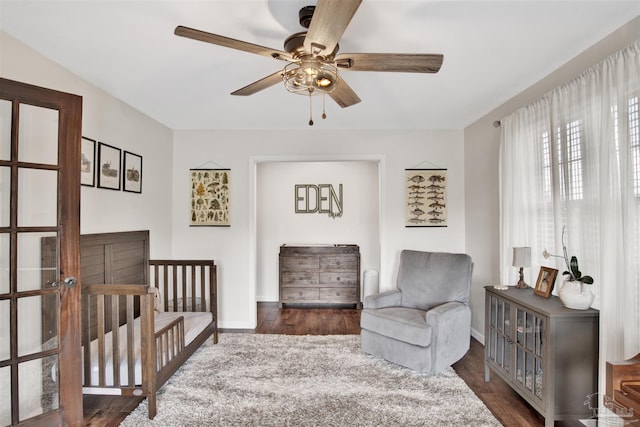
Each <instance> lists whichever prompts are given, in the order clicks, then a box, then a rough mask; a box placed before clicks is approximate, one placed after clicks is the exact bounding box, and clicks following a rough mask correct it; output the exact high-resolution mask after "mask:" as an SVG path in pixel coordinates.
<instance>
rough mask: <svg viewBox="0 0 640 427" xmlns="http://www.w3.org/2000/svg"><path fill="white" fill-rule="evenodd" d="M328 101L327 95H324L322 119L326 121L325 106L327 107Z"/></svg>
mask: <svg viewBox="0 0 640 427" xmlns="http://www.w3.org/2000/svg"><path fill="white" fill-rule="evenodd" d="M326 99H327V95H326V94H324V93H323V94H322V118H323V119H326V118H327V113H326V112H325V106H326V103H325V101H326Z"/></svg>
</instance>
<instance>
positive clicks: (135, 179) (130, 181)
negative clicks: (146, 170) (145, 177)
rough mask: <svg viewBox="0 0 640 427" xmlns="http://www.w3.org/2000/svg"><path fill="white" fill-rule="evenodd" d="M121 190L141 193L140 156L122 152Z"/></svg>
mask: <svg viewBox="0 0 640 427" xmlns="http://www.w3.org/2000/svg"><path fill="white" fill-rule="evenodd" d="M123 170H124V173H123V174H122V191H129V192H131V193H142V156H139V155H137V154H134V153H130V152H129V151H125V152H124V163H123Z"/></svg>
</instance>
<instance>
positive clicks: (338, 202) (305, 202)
mask: <svg viewBox="0 0 640 427" xmlns="http://www.w3.org/2000/svg"><path fill="white" fill-rule="evenodd" d="M295 206H296V213H320V214H328V215H329V216H330V217H331V218H337V217H341V216H342V206H343V205H342V184H339V185H338V191H337V192H336V190H335V188H334V187H333V185H331V184H318V185H315V184H296V185H295Z"/></svg>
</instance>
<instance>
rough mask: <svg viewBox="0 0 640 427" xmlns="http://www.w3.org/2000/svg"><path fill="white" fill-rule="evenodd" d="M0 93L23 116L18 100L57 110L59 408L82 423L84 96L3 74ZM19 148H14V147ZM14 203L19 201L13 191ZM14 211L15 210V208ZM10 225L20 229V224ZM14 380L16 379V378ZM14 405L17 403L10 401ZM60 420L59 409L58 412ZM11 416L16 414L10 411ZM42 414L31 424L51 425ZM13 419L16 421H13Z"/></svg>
mask: <svg viewBox="0 0 640 427" xmlns="http://www.w3.org/2000/svg"><path fill="white" fill-rule="evenodd" d="M0 97H1V98H2V99H6V100H9V101H11V102H12V114H13V115H18V116H19V104H28V105H34V106H39V107H45V108H50V109H54V110H57V111H58V112H59V113H58V114H59V115H58V197H57V200H58V215H57V218H58V223H57V224H56V226H57V228H58V230H60V233H59V235H60V244H59V246H60V254H59V257H60V277H58V282H59V283H60V291H59V292H60V293H59V300H60V316H59V322H58V323H59V330H58V334H59V337H60V341H59V357H58V363H59V365H58V372H59V379H60V381H59V387H60V394H59V408H60V412H61V420H62V424H63V425H69V426H81V425H82V422H83V418H82V375H81V370H80V369H79V367H80V366H82V365H81V354H80V351H81V340H80V285H77V286H75V287H72V288H67V287H66V286H64V285H62V283H63V280H64V278H66V277H76V278H79V277H80V256H79V243H80V145H81V138H82V97H80V96H77V95H73V94H69V93H65V92H60V91H56V90H52V89H46V88H43V87H38V86H33V85H29V84H25V83H21V82H16V81H13V80H8V79H4V78H0ZM17 143H18V126H17V125H16V123H15V122H13V121H12V124H11V144H12V146H13V144H17ZM13 148H14V149H15V148H16V147H15V146H13ZM11 199H12V200H11V203H12V208H13V207H15V206H17V204H15V202H16V200H17V195H16V194H11ZM12 215H13V213H12ZM11 227H13V228H15V230H16V231H17V230H18V229H19V228H20V227H17V223H16V222H13V223H12V224H11ZM12 381H16V380H15V379H12ZM12 406H13V405H12ZM54 414H55V415H56V419H55V420H56V422H57V421H58V419H59V418H58V417H59V416H60V414H56V413H55V412H54ZM12 418H15V417H14V415H13V414H12ZM51 421H52V417H51V416H47V414H43V415H42V416H40V417H36V418H35V419H33V421H29V423H28V424H32V425H50V424H51ZM13 422H15V421H13Z"/></svg>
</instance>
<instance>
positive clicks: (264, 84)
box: [231, 70, 284, 96]
mask: <svg viewBox="0 0 640 427" xmlns="http://www.w3.org/2000/svg"><path fill="white" fill-rule="evenodd" d="M283 72H284V71H283V70H279V71H276V72H275V73H273V74H271V75H270V76H267V77H265V78H262V79H260V80H258V81H255V82H253V83H251V84H248V85H247V86H245V87H243V88H242V89H238V90H236V91H235V92H231V95H240V96H249V95H253V94H254V93H256V92H260V91H261V90H263V89H266V88H268V87H271V86H273V85H275V84H277V83H282V73H283Z"/></svg>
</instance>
